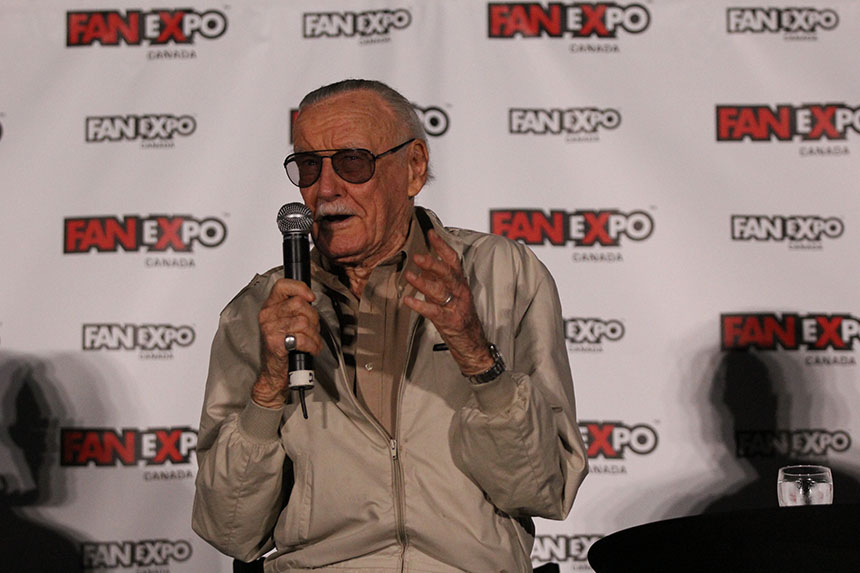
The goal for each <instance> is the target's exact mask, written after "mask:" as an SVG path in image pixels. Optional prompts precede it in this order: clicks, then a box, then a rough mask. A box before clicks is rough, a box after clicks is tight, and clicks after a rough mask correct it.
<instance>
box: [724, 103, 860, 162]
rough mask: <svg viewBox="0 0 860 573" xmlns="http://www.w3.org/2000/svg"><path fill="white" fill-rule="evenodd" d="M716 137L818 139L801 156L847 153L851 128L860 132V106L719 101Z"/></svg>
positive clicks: (752, 139) (756, 139) (737, 140)
mask: <svg viewBox="0 0 860 573" xmlns="http://www.w3.org/2000/svg"><path fill="white" fill-rule="evenodd" d="M716 116H717V118H716V119H717V121H716V126H717V141H719V142H739V141H744V140H747V141H754V142H762V141H772V140H776V141H781V142H789V141H795V140H798V141H800V142H805V143H808V142H813V141H815V142H820V143H822V144H821V145H804V146H802V147H801V148H800V155H802V156H816V155H817V156H821V155H848V153H849V149H848V147H847V146H846V145H826V142H843V141H845V140H846V139H847V137H848V134H849V133H851V132H854V133H860V107H851V106H850V105H847V104H844V103H826V104H805V105H801V106H792V105H777V106H769V105H718V106H716Z"/></svg>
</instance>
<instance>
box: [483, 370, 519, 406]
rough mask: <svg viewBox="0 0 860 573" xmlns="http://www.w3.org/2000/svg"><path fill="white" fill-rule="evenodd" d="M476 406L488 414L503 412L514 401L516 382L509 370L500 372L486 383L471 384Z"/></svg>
mask: <svg viewBox="0 0 860 573" xmlns="http://www.w3.org/2000/svg"><path fill="white" fill-rule="evenodd" d="M472 390H473V391H474V392H475V399H476V400H477V401H478V408H480V410H481V412H483V413H484V414H486V415H488V416H493V415H495V414H499V413H501V412H504V411H505V410H507V409H508V408H510V406H511V405H512V404H513V403H514V399H515V398H516V395H517V382H516V380H514V378H513V376H511V373H510V372H507V371H506V372H502V373H501V374H500V375H499V377H498V378H496V379H495V380H493V381H492V382H487V383H486V384H472Z"/></svg>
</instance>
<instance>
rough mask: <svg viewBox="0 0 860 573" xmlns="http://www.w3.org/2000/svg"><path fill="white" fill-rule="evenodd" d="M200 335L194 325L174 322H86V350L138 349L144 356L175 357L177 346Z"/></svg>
mask: <svg viewBox="0 0 860 573" xmlns="http://www.w3.org/2000/svg"><path fill="white" fill-rule="evenodd" d="M195 338H196V334H195V332H194V329H193V328H192V327H190V326H187V325H183V326H174V325H172V324H84V325H83V332H82V339H83V343H82V345H81V348H82V349H83V350H90V351H98V350H108V351H122V350H132V351H134V350H136V351H138V352H139V355H140V357H141V358H146V359H163V358H173V350H174V348H186V347H188V346H191V344H192V343H193V342H194V339H195Z"/></svg>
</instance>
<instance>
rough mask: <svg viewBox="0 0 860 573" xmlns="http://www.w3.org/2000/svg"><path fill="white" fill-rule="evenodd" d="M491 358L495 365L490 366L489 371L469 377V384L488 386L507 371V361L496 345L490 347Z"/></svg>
mask: <svg viewBox="0 0 860 573" xmlns="http://www.w3.org/2000/svg"><path fill="white" fill-rule="evenodd" d="M490 356H492V357H493V365H492V366H490V368H489V370H486V371H484V372H481V373H479V374H473V375H472V376H467V378H468V379H469V382H471V383H472V384H486V383H487V382H492V381H493V380H495V379H496V378H498V377H499V376H501V374H502V372H504V371H505V361H504V359H503V358H502V354H501V353H500V352H499V349H498V348H496V345H495V344H491V345H490Z"/></svg>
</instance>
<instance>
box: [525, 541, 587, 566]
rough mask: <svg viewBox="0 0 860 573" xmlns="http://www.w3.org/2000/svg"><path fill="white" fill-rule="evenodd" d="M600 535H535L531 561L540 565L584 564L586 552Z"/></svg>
mask: <svg viewBox="0 0 860 573" xmlns="http://www.w3.org/2000/svg"><path fill="white" fill-rule="evenodd" d="M602 537H603V536H602V535H537V536H535V542H534V547H533V548H532V555H531V558H532V561H534V562H535V565H536V566H537V565H539V564H541V563H547V562H551V563H563V562H565V561H575V562H578V563H583V564H584V563H585V561H587V559H588V550H589V549H591V546H592V545H594V544H595V542H597V540H598V539H601V538H602Z"/></svg>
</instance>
